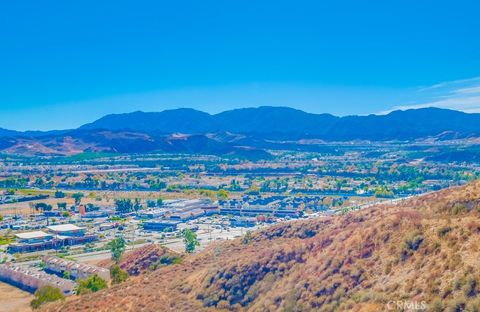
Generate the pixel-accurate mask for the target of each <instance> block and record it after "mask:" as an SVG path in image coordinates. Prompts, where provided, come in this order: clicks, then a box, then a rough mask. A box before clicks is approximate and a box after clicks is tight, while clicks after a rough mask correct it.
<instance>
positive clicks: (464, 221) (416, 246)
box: [47, 182, 480, 312]
mask: <svg viewBox="0 0 480 312" xmlns="http://www.w3.org/2000/svg"><path fill="white" fill-rule="evenodd" d="M479 209H480V183H479V182H474V183H471V184H469V185H466V186H464V187H460V188H453V189H450V190H444V191H441V192H437V193H433V194H429V195H426V196H422V197H419V198H413V199H411V200H407V201H404V202H402V203H398V204H390V205H378V206H376V207H373V208H369V209H366V210H363V211H358V212H355V213H351V214H348V215H344V216H334V217H328V218H322V219H317V220H308V221H298V222H293V223H288V224H279V225H276V226H274V227H272V228H269V229H266V230H263V231H261V232H257V233H254V234H253V238H252V240H251V241H250V242H249V243H248V244H247V245H244V244H242V241H241V240H240V239H238V240H235V241H227V242H221V243H216V244H214V245H212V246H210V247H209V248H207V249H206V250H205V251H203V252H201V253H199V254H196V255H192V256H187V257H185V259H184V261H183V263H182V264H180V265H173V266H168V267H164V268H161V269H159V270H157V271H155V272H152V273H148V274H145V275H141V276H139V277H136V278H133V279H131V280H130V281H128V282H126V283H125V284H122V285H119V286H116V287H113V288H111V289H108V290H104V291H101V292H99V293H96V294H91V295H87V296H84V297H81V298H78V299H71V300H68V301H67V302H66V303H64V304H59V305H54V306H50V307H48V309H47V310H48V311H96V312H100V311H209V310H212V311H213V310H225V311H231V310H234V311H381V310H385V309H386V306H387V304H388V303H389V302H390V301H407V302H422V301H425V302H426V303H427V305H428V308H429V309H432V310H435V309H438V310H440V311H441V310H444V309H447V310H452V311H457V310H459V309H460V310H461V309H466V310H469V311H477V310H476V309H478V308H479V307H480V299H479V298H480V295H479V293H480V284H479V283H480V262H479V261H478V259H479V256H480V254H479V253H480V245H479V244H480V230H479V229H480V213H479Z"/></svg>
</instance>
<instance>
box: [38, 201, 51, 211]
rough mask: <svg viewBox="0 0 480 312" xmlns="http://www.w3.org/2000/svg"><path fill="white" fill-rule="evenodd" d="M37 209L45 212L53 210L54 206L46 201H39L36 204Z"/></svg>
mask: <svg viewBox="0 0 480 312" xmlns="http://www.w3.org/2000/svg"><path fill="white" fill-rule="evenodd" d="M35 210H36V211H39V210H40V211H42V212H45V211H51V210H52V206H51V205H49V204H46V203H37V204H35Z"/></svg>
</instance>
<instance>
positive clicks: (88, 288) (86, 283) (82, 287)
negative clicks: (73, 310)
mask: <svg viewBox="0 0 480 312" xmlns="http://www.w3.org/2000/svg"><path fill="white" fill-rule="evenodd" d="M77 283H78V286H77V290H76V292H77V295H84V294H88V293H94V292H97V291H99V290H102V289H104V288H107V282H106V281H105V280H104V279H102V278H100V277H99V276H98V275H96V274H95V275H91V276H90V277H88V278H86V279H80V280H77Z"/></svg>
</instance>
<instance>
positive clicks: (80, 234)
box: [7, 224, 98, 253]
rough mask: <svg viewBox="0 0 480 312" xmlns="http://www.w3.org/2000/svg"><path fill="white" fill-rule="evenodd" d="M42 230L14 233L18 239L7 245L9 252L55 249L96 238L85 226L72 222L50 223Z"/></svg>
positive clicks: (91, 240) (84, 242)
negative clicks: (50, 224) (46, 230)
mask: <svg viewBox="0 0 480 312" xmlns="http://www.w3.org/2000/svg"><path fill="white" fill-rule="evenodd" d="M47 229H48V233H46V232H43V231H35V232H26V233H19V234H16V237H17V238H18V241H17V242H15V243H12V244H10V245H9V246H8V247H7V250H8V252H9V253H18V252H35V251H41V250H47V249H57V248H61V247H63V246H73V245H80V244H86V243H89V242H93V241H95V240H97V239H98V237H97V236H96V235H89V234H87V233H86V229H85V228H81V227H78V226H76V225H73V224H61V225H52V226H49V227H47Z"/></svg>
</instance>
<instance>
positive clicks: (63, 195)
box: [55, 191, 65, 198]
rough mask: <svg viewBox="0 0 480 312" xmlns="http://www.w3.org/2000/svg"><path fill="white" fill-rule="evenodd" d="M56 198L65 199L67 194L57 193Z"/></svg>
mask: <svg viewBox="0 0 480 312" xmlns="http://www.w3.org/2000/svg"><path fill="white" fill-rule="evenodd" d="M55 198H65V193H64V192H62V191H55Z"/></svg>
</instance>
